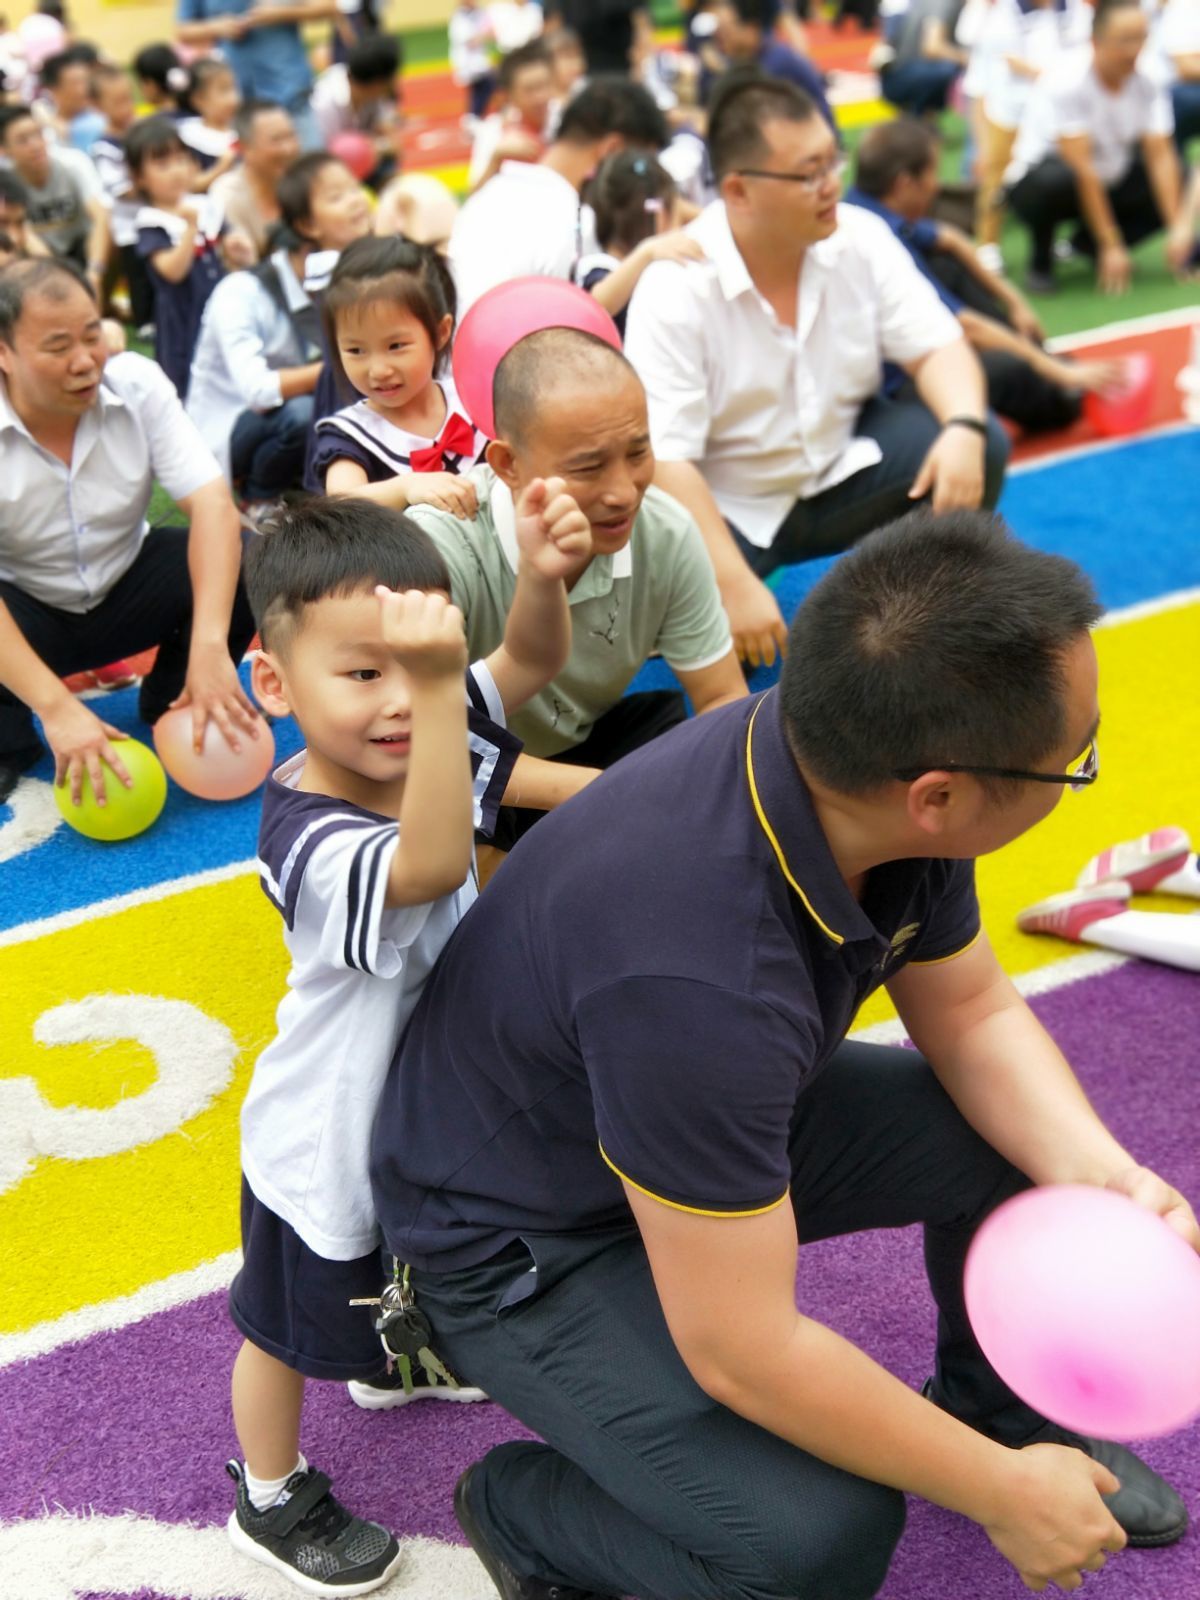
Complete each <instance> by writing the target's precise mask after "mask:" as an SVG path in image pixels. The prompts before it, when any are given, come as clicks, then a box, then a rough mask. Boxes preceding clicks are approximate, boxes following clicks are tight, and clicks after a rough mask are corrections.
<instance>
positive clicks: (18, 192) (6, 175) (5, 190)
mask: <svg viewBox="0 0 1200 1600" xmlns="http://www.w3.org/2000/svg"><path fill="white" fill-rule="evenodd" d="M0 200H3V201H4V203H5V204H6V205H10V206H20V208H21V210H22V211H28V210H29V190H28V189H27V188H26V186H25V183H24V180H23V179H21V178H18V177H17V175H16V173H15V172H14V171H13V170H12V168H11V167H0Z"/></svg>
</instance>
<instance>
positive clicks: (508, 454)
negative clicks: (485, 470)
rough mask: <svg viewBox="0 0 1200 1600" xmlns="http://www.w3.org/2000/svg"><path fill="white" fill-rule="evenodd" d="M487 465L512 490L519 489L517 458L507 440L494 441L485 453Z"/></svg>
mask: <svg viewBox="0 0 1200 1600" xmlns="http://www.w3.org/2000/svg"><path fill="white" fill-rule="evenodd" d="M485 455H486V457H487V464H488V466H489V467H491V469H492V471H493V472H494V473H495V474H496V476H497V477H498V478H499V479H500V481H501V483H506V484H507V485H508V487H509V488H510V489H515V488H516V487H517V458H516V456H515V455H514V454H513V447H512V445H510V444H509V443H508V441H507V440H506V439H493V440H492V442H491V444H489V445H488V447H487V450H486V451H485Z"/></svg>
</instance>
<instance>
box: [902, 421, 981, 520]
mask: <svg viewBox="0 0 1200 1600" xmlns="http://www.w3.org/2000/svg"><path fill="white" fill-rule="evenodd" d="M986 443H987V441H986V440H985V439H984V438H983V437H982V435H980V434H978V433H977V432H976V431H975V429H974V428H963V427H956V426H953V425H951V426H947V427H945V428H943V429H942V431H941V433H939V434H938V436H937V438H936V439H935V440H934V441H933V443H932V444H931V445H930V447H929V451H928V453H927V454H926V457H925V459H924V461H922V463H921V469H920V471H919V472H918V473H917V475H916V477H915V478H914V479H913V483H912V488H911V489H910V490H909V491H908V497H909V499H910V500H921V499H923V498H924V497H925V496H926V495H927V494H931V495H932V508H933V510H934V511H976V510H978V509H979V507H980V506H981V505H982V504H983V487H984V456H985V453H986Z"/></svg>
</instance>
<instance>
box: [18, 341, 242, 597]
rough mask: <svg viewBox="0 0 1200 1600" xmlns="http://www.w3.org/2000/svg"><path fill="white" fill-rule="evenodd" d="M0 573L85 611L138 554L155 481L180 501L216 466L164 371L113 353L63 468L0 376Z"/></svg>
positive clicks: (143, 360) (21, 586)
mask: <svg viewBox="0 0 1200 1600" xmlns="http://www.w3.org/2000/svg"><path fill="white" fill-rule="evenodd" d="M0 463H2V466H0V578H4V579H6V580H7V581H8V582H9V583H13V584H15V585H16V586H17V588H19V589H21V590H23V592H24V593H25V594H28V595H32V596H33V598H34V599H35V600H41V601H42V602H43V603H44V604H45V605H49V606H54V607H56V608H57V609H58V610H60V611H77V612H84V611H90V610H91V609H92V607H93V606H95V605H98V604H99V602H100V601H101V600H103V599H104V597H105V595H106V594H107V593H108V592H109V590H110V589H111V588H112V587H113V585H114V584H115V583H116V582H117V580H118V579H119V578H122V577H123V576H124V575H125V573H126V572H128V570H129V568H130V567H131V566H132V565H133V563H134V561H135V560H136V559H137V555H138V552H139V551H140V550H141V548H142V543H143V541H144V539H145V537H146V534H147V533H148V532H149V527H148V524H147V522H146V507H147V506H148V505H149V503H150V495H151V492H152V490H153V488H154V480H155V479H156V478H157V479H158V480H159V482H160V483H161V484H162V486H163V488H164V489H166V491H167V493H168V494H169V495H172V496H173V497H174V498H175V499H176V500H183V499H185V498H186V497H187V496H188V495H190V494H194V493H195V492H196V490H197V489H201V488H203V486H204V485H205V484H206V483H211V482H212V480H213V479H214V478H217V477H220V473H221V469H220V468H219V467H218V466H217V463H216V461H215V460H214V459H213V456H212V453H211V452H210V451H209V450H206V449H205V447H204V442H203V440H202V439H201V438H200V435H199V434H198V433H197V432H196V429H195V427H194V426H193V425H192V423H190V422H189V421H188V419H187V417H186V416H185V415H184V412H183V407H182V406H181V405H180V403H179V396H178V395H177V394H176V393H175V386H174V384H172V383H171V381H170V379H169V378H167V377H166V376H165V375H164V373H163V371H162V369H161V368H160V367H158V366H156V365H155V363H154V362H153V361H147V359H146V358H145V356H139V355H134V354H133V352H132V351H130V352H128V353H126V354H124V355H119V356H113V357H112V358H111V359H110V361H109V362H108V365H107V366H106V367H105V370H104V378H103V381H102V383H101V385H100V392H99V394H98V395H97V397H96V401H95V403H94V404H93V405H92V406H90V407H89V408H88V410H87V411H85V412H84V414H83V416H82V417H81V418H80V419H79V426H78V427H77V429H76V431H75V448H74V450H73V451H72V455H71V464H70V466H69V467H68V466H67V465H65V463H63V462H62V461H60V460H59V459H58V457H57V456H55V455H52V454H51V453H50V451H49V450H46V449H44V448H43V447H42V446H41V445H40V444H38V443H37V442H36V441H35V440H34V439H33V438H32V437H31V435H30V433H29V430H28V429H27V428H26V426H25V424H24V423H23V422H22V421H21V420H20V418H19V417H18V416H17V414H16V412H15V411H14V410H13V408H12V406H11V404H10V402H9V398H8V392H7V389H6V388H5V386H4V382H3V379H0Z"/></svg>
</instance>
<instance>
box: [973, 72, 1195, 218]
mask: <svg viewBox="0 0 1200 1600" xmlns="http://www.w3.org/2000/svg"><path fill="white" fill-rule="evenodd" d="M1148 55H1149V53H1148V52H1146V51H1143V56H1146V57H1148ZM1174 131H1175V117H1174V114H1173V112H1172V109H1171V96H1170V95H1169V94H1168V93H1167V91H1166V89H1164V88H1163V86H1162V84H1161V83H1158V82H1157V81H1156V80H1155V77H1154V73H1153V71H1152V69H1151V67H1150V65H1149V64H1147V63H1145V62H1143V61H1139V63H1138V66H1137V68H1136V69H1135V70H1134V71H1133V72H1131V73H1130V75H1129V77H1128V78H1126V80H1125V82H1124V83H1123V84H1122V85H1121V87H1120V88H1119V89H1117V90H1116V91H1115V92H1114V91H1113V90H1112V89H1109V88H1107V87H1106V86H1105V85H1104V84H1103V83H1101V81H1100V79H1099V78H1098V77H1097V76H1096V66H1095V57H1094V56H1093V53H1092V49H1091V46H1090V45H1088V46H1086V47H1085V48H1083V49H1081V50H1074V51H1071V52H1069V53H1068V54H1067V55H1066V56H1064V57H1063V59H1062V60H1061V61H1058V62H1056V63H1055V64H1054V66H1053V67H1050V68H1049V69H1048V70H1047V71H1045V72H1043V73H1042V75H1041V77H1040V78H1039V79H1038V80H1037V82H1036V83H1035V84H1034V86H1033V90H1032V92H1031V93H1030V96H1029V104H1028V105H1027V106H1026V108H1025V115H1024V116H1023V117H1022V118H1021V128H1020V132H1019V133H1018V134H1017V142H1016V144H1015V145H1014V146H1013V153H1012V160H1011V161H1010V162H1009V164H1008V168H1007V170H1006V171H1005V174H1004V182H1005V184H1006V185H1007V186H1008V187H1009V188H1012V186H1013V185H1014V184H1016V183H1018V182H1019V181H1020V180H1021V179H1022V178H1023V177H1024V176H1025V174H1026V173H1027V172H1029V171H1031V170H1032V169H1033V168H1034V167H1036V166H1040V165H1041V163H1042V162H1043V161H1044V160H1045V159H1046V157H1047V156H1050V155H1053V154H1054V153H1055V152H1056V151H1057V149H1058V143H1059V140H1060V139H1074V138H1078V137H1079V135H1080V134H1086V135H1087V136H1088V141H1089V143H1090V146H1091V158H1092V166H1093V167H1094V168H1095V172H1096V176H1097V178H1099V180H1100V182H1101V183H1102V184H1103V185H1104V186H1105V188H1106V189H1111V188H1113V187H1114V186H1115V185H1116V184H1118V183H1120V181H1121V179H1122V178H1123V177H1124V176H1125V175H1126V173H1127V172H1128V171H1129V169H1130V167H1131V166H1132V165H1133V159H1134V157H1135V156H1136V155H1137V152H1138V146H1139V144H1140V143H1141V141H1142V140H1143V139H1144V138H1146V137H1147V135H1162V136H1166V135H1170V134H1171V133H1173V132H1174Z"/></svg>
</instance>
